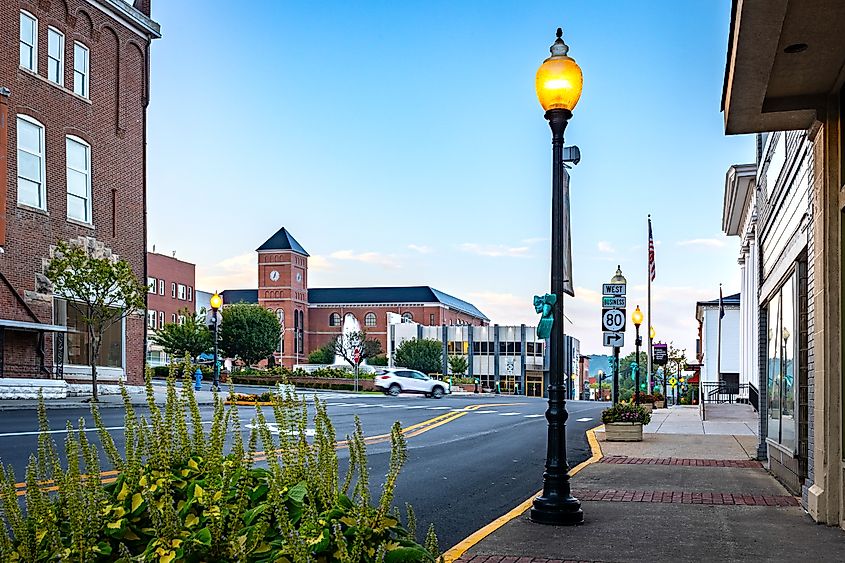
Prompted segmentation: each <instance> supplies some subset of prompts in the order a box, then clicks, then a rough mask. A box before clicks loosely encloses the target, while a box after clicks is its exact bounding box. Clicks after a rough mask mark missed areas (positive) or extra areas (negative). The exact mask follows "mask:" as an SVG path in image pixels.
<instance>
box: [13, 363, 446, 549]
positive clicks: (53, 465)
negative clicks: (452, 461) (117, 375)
mask: <svg viewBox="0 0 845 563" xmlns="http://www.w3.org/2000/svg"><path fill="white" fill-rule="evenodd" d="M191 368H192V366H191V365H190V364H188V365H186V366H185V368H184V371H187V372H189V373H190V371H191ZM233 395H234V394H232V395H231V396H233ZM123 400H124V407H125V409H126V416H125V454H121V453H120V452H119V451H118V449H117V446H116V445H115V442H114V440H113V439H112V436H111V435H110V434H109V433H108V431H107V430H106V428H105V426H104V425H103V422H102V420H101V418H100V414H99V412H98V410H97V407H96V405H95V404H92V414H93V417H94V421H95V424H96V425H97V427H98V430H99V438H100V442H101V444H102V447H103V450H104V451H105V454H106V456H107V457H108V459H109V461H110V463H111V465H112V467H113V468H114V469H115V470H116V471H117V472H118V473H117V476H116V478H114V481H113V482H111V483H108V484H105V485H104V484H103V483H102V482H101V481H100V477H99V472H100V462H99V455H98V451H99V450H98V448H97V446H96V445H95V444H93V443H91V442H90V441H89V439H88V438H87V435H86V432H85V425H84V421H83V420H82V419H80V422H79V427H78V428H76V429H74V428H73V427H72V426H71V425H70V424H68V434H67V438H66V440H65V450H66V459H67V460H68V462H67V466H66V467H63V466H62V465H61V461H60V457H59V454H58V448H57V446H56V444H55V442H54V441H53V438H52V435H51V434H49V433H48V432H47V431H48V429H49V425H48V422H47V417H46V409H45V407H44V402H43V401H40V404H39V409H38V412H39V421H40V428H41V430H42V433H41V435H40V436H39V439H38V452H37V455H33V456H32V458H31V460H30V463H29V466H28V468H27V475H26V481H27V488H26V498H25V507H24V508H23V509H22V507H21V506H20V505H19V503H18V497H17V494H16V486H15V475H14V472H13V470H12V469H11V467H9V468H5V469H3V470H2V471H0V508H2V520H3V524H4V525H3V526H2V528H3V530H2V531H0V560H2V561H86V562H88V561H90V562H107V561H108V562H117V561H121V562H129V561H161V562H164V563H175V562H195V561H196V562H199V561H245V562H256V563H257V562H270V561H273V562H275V561H288V562H299V561H329V560H332V561H334V560H339V561H350V562H355V561H384V562H400V561H424V562H433V561H434V556H435V554H434V553H431V552H429V551H427V550H426V548H425V547H423V546H421V545H419V544H418V543H416V541H415V539H414V537H413V534H412V533H411V532H409V530H408V529H406V528H405V527H403V526H402V525H401V523H400V519H399V516H398V511H396V510H393V511H391V510H390V507H391V504H392V502H393V494H394V489H395V485H396V479H397V476H398V474H399V471H400V469H401V467H402V465H403V464H404V462H405V459H406V444H405V438H404V436H403V434H402V431H401V428H400V427H399V424H398V423H396V424H394V426H393V428H392V429H391V433H390V437H391V446H392V447H391V456H390V466H389V467H390V468H389V471H388V474H387V477H386V481H385V483H384V485H383V489H382V495H381V497H380V498H379V499H378V501H377V502H376V503H375V504H373V503H372V502H371V496H370V492H369V489H368V479H369V474H368V465H367V460H366V448H365V442H364V435H363V431H362V429H361V424H360V421H359V420H357V419H356V421H355V432H354V433H353V435H352V436H351V438H348V444H349V445H348V447H349V469H348V472H347V474H346V477H345V479H343V481H341V479H340V475H339V470H338V458H337V453H336V447H337V443H336V439H335V434H334V428H333V426H332V422H331V419H330V418H329V416H328V414H327V412H326V406H325V403H322V402H320V401H318V400H315V405H314V407H315V410H316V413H315V415H314V417H313V421H309V416H308V409H307V408H306V404H305V401H304V400H301V399H299V398H298V397H297V396H296V395H294V394H290V393H288V394H287V395H286V396H284V397H282V396H280V395H278V394H274V395H273V403H274V404H273V406H272V409H273V412H274V416H275V422H276V424H277V425H278V426H279V427H280V429H281V432H280V433H279V436H278V437H274V436H273V434H271V432H270V430H269V428H268V426H267V424H266V421H265V419H264V416H263V412H262V410H261V409H260V408H258V409H256V412H255V421H256V422H255V426H254V427H253V428H252V429H251V430H250V433H249V439H248V441H247V443H246V444H245V443H244V439H243V437H242V434H241V431H242V426H241V421H240V419H239V411H238V408H237V407H229V408H225V407H224V406H223V403H222V400H221V399H220V398H219V397H216V398H215V403H214V408H213V417H212V424H211V427H210V428H209V429H208V431H206V429H205V425H204V423H203V421H202V416H201V414H200V410H199V408H198V406H197V403H196V398H195V396H194V393H193V388H192V386H191V385H190V384H189V381H188V380H187V379H186V380H185V381H183V384H182V386H181V392H177V388H176V384H175V379H174V378H173V377H171V378H169V379H168V385H167V400H166V403H165V405H164V407H163V409H162V408H159V406H158V405H156V403H155V400H154V395H153V386H152V380H151V378H150V377H149V373H148V378H147V402H148V408H149V415H148V416H149V418H146V417H145V418H139V417H138V416H137V415H136V414H135V412H134V409H133V406H132V403H131V401H130V399H129V395H128V393H127V392H126V390H125V389H123ZM309 422H310V424H309ZM311 424H313V427H314V428H315V430H316V436H315V437H314V439H313V441H312V442H308V441H307V440H306V439H305V437H304V436H305V429H306V427H308V426H310V425H311ZM230 431H231V432H232V436H233V440H232V445H231V447H229V448H226V447H225V442H226V437H227V434H228V433H229V432H230ZM259 444H260V447H261V449H262V450H263V451H264V452H271V454H270V455H269V456H267V459H266V463H267V467H266V468H258V467H256V466H255V461H256V459H257V458H259V455H261V456H263V455H266V454H259V453H258V452H257V449H258V447H259ZM91 476H93V477H91ZM353 483H354V485H353ZM51 486H53V487H54V488H55V494H52V493H49V492H48V491H47V489H48V488H49V487H51ZM409 519H410V515H409ZM426 546H427V547H430V548H431V549H435V546H436V536H434V534H433V532H431V531H430V532H429V535H428V537H427V539H426Z"/></svg>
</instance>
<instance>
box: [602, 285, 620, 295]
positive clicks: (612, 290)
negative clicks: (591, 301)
mask: <svg viewBox="0 0 845 563" xmlns="http://www.w3.org/2000/svg"><path fill="white" fill-rule="evenodd" d="M601 293H602V295H617V296H618V295H625V284H624V283H603V284H602V285H601Z"/></svg>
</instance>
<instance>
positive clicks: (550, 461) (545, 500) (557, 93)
mask: <svg viewBox="0 0 845 563" xmlns="http://www.w3.org/2000/svg"><path fill="white" fill-rule="evenodd" d="M562 35H563V31H562V30H561V29H560V28H558V30H557V39H555V42H554V43H553V44H552V46H551V49H550V51H551V56H550V57H549V58H547V59H546V60H545V61H543V64H542V65H540V68H539V69H538V70H537V77H536V82H535V86H536V88H537V97H538V99H539V100H540V105H541V106H543V109H544V110H545V111H546V114H545V117H546V119H547V120H548V122H549V126H550V127H551V130H552V245H551V246H552V256H551V262H552V263H551V266H552V268H551V269H552V272H551V286H552V287H551V290H552V294H553V295H554V296H555V297H556V301H555V303H554V304H553V305H552V317H553V321H552V322H553V324H552V327H551V334H550V335H549V407H548V409H547V410H546V420H548V423H549V429H548V444H547V449H546V468H545V469H546V470H545V471H544V472H543V492H542V494H541V495H540V496H539V497H537V498H535V499H534V503H533V506H532V508H531V520H532V521H533V522H537V523H540V524H552V525H572V524H582V523H583V522H584V512H583V511H582V510H581V503H580V502H579V501H578V499H576V498H575V497H573V496H572V492H571V489H570V486H569V463H568V462H567V460H566V419H567V417H568V416H569V415H568V414H567V412H566V399H565V397H564V396H563V393H564V390H565V385H566V381H565V379H564V378H565V373H564V369H563V367H564V366H563V363H564V316H563V294H564V287H565V283H566V282H567V281H570V280H565V279H564V262H563V260H564V248H565V243H564V237H565V236H567V234H568V233H564V225H565V221H566V209H565V205H566V203H565V201H564V188H563V181H564V166H563V132H564V130H565V129H566V124H567V122H568V121H569V119H570V118H571V117H572V110H573V108H574V107H575V105H576V104H577V103H578V99H579V98H580V97H581V87H582V85H583V76H582V74H581V69H580V67H579V66H578V64H577V63H576V62H575V61H574V60H573V59H572V58H570V57H568V56H567V53H568V52H569V47H568V46H567V45H566V43H564V42H563V39H562V38H561V36H562Z"/></svg>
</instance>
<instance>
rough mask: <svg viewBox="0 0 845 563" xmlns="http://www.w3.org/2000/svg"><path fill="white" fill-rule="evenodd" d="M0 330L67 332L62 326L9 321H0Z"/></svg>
mask: <svg viewBox="0 0 845 563" xmlns="http://www.w3.org/2000/svg"><path fill="white" fill-rule="evenodd" d="M0 328H2V329H8V330H22V331H27V332H67V327H66V326H62V325H49V324H45V323H32V322H27V321H13V320H10V319H0Z"/></svg>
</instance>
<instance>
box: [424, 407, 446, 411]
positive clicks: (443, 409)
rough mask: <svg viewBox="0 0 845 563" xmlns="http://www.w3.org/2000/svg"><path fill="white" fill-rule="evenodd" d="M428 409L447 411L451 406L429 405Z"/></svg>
mask: <svg viewBox="0 0 845 563" xmlns="http://www.w3.org/2000/svg"><path fill="white" fill-rule="evenodd" d="M427 410H430V411H447V410H449V407H428V409H427Z"/></svg>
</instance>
